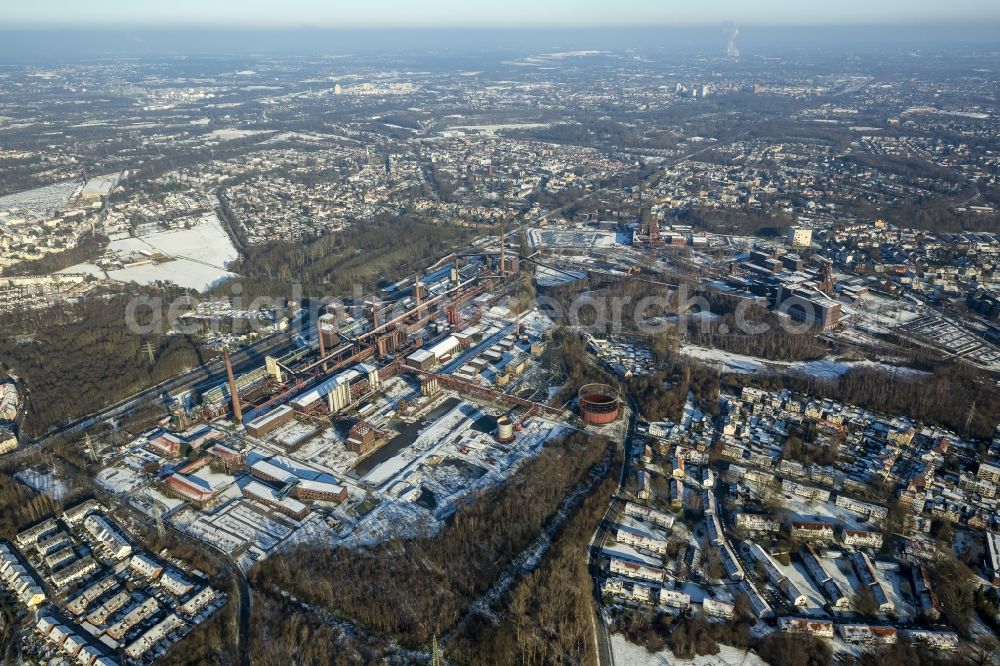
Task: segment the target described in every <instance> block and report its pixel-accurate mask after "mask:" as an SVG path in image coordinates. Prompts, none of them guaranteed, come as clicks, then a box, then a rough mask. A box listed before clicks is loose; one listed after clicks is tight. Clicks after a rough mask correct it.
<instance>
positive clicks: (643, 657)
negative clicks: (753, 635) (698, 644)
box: [611, 634, 766, 666]
mask: <svg viewBox="0 0 1000 666" xmlns="http://www.w3.org/2000/svg"><path fill="white" fill-rule="evenodd" d="M611 651H612V653H613V654H614V662H615V666H668V664H684V665H686V666H688V665H689V666H716V665H718V666H722V665H725V666H735V665H737V664H739V665H741V666H766V662H765V661H764V660H763V659H761V658H760V657H758V656H757V655H756V653H754V652H745V651H743V650H740V649H739V648H734V647H731V646H729V645H720V646H719V654H712V655H702V656H698V657H695V658H694V659H678V658H677V657H675V656H674V654H673V653H672V652H671V651H670V650H663V651H662V652H650V651H649V650H647V649H646V648H644V647H642V646H641V645H634V644H632V643H629V642H628V641H627V640H626V639H625V637H624V636H622V635H621V634H612V635H611Z"/></svg>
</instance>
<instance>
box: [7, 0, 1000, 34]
mask: <svg viewBox="0 0 1000 666" xmlns="http://www.w3.org/2000/svg"><path fill="white" fill-rule="evenodd" d="M0 4H2V6H0V24H2V25H3V26H4V29H5V30H10V29H17V28H34V29H48V28H102V27H147V28H157V27H163V28H172V27H185V28H187V27H210V28H222V27H226V28H236V27H252V28H296V27H310V28H360V27H364V28H431V27H440V28H456V27H477V28H524V27H541V28H554V27H567V28H569V27H573V28H576V27H588V28H599V27H603V26H617V27H623V26H646V27H648V26H652V25H658V26H697V25H702V26H704V25H713V24H714V25H719V24H722V23H727V22H732V23H734V24H736V25H739V26H741V27H742V26H754V25H759V26H783V25H844V26H846V25H857V24H867V25H871V24H900V23H904V24H909V25H912V24H935V23H951V24H955V23H982V22H998V21H1000V0H947V1H944V0H700V1H697V2H692V1H691V0H487V1H483V0H368V1H366V2H359V1H358V0H348V1H345V0H170V1H168V2H155V1H151V0H32V1H30V2H18V1H13V2H12V1H10V0H3V1H2V2H0Z"/></svg>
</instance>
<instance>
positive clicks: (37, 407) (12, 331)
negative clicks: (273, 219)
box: [0, 291, 206, 437]
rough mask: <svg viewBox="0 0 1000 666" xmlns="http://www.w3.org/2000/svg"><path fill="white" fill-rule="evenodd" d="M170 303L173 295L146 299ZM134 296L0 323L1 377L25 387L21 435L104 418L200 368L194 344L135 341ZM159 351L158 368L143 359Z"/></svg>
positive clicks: (150, 338)
mask: <svg viewBox="0 0 1000 666" xmlns="http://www.w3.org/2000/svg"><path fill="white" fill-rule="evenodd" d="M143 293H147V294H150V295H157V296H162V300H163V302H164V303H169V302H170V299H171V298H172V296H173V295H174V294H173V292H154V291H147V292H143ZM132 295H134V294H128V293H122V294H115V295H108V296H106V297H104V298H88V299H86V300H83V301H81V302H80V303H77V304H74V305H70V306H67V307H65V308H50V309H48V310H38V311H27V312H19V313H13V314H10V315H8V316H5V317H3V318H2V320H0V330H3V331H4V333H5V335H4V336H3V337H2V338H0V373H3V372H6V373H9V374H12V375H15V376H17V377H18V378H19V379H20V380H21V381H22V382H23V383H24V385H25V386H26V387H27V389H28V396H27V399H26V405H25V408H26V412H27V413H26V417H25V420H24V423H23V425H22V434H24V435H27V436H29V437H34V436H38V435H40V434H42V433H44V432H45V431H46V430H48V429H49V428H50V427H52V426H54V425H56V424H59V423H63V422H67V421H71V420H73V419H76V418H79V417H82V416H85V415H87V414H90V413H92V412H95V411H98V410H99V409H101V408H102V407H104V406H105V405H107V404H110V403H114V402H116V401H118V400H121V399H123V398H125V397H127V396H129V395H131V394H133V393H135V392H137V391H140V390H142V389H144V388H146V387H148V386H150V385H153V384H156V383H158V382H161V381H164V380H165V379H167V378H169V377H171V376H173V375H175V374H178V373H181V372H183V371H185V370H187V369H189V368H192V367H195V366H196V365H199V364H201V363H202V362H203V361H204V360H206V359H205V357H204V356H203V351H202V350H201V349H200V348H199V347H198V345H197V344H196V343H195V342H194V340H192V339H191V338H189V337H186V336H181V335H171V336H166V335H163V334H162V333H160V332H154V333H151V334H149V335H146V336H141V335H137V334H135V333H133V332H132V331H131V330H130V329H129V326H128V323H127V321H126V317H125V313H126V307H127V305H128V302H129V300H130V298H131V297H132ZM147 342H148V343H150V344H152V345H153V349H154V362H153V364H152V365H151V364H150V362H149V358H148V357H147V355H146V353H145V352H144V351H143V345H145V344H146V343H147Z"/></svg>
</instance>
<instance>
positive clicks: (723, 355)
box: [681, 345, 924, 380]
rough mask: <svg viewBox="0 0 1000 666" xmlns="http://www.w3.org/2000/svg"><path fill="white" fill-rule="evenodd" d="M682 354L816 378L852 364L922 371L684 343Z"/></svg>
mask: <svg viewBox="0 0 1000 666" xmlns="http://www.w3.org/2000/svg"><path fill="white" fill-rule="evenodd" d="M681 354H683V355H684V356H687V357H688V358H693V359H697V360H699V361H702V362H704V363H708V364H712V365H721V366H722V369H723V370H724V371H726V372H734V373H741V374H753V373H757V372H764V371H766V370H769V369H778V370H793V371H797V372H801V373H804V374H806V375H809V376H810V377H816V378H817V379H827V380H829V379H836V378H837V377H840V376H842V375H844V374H846V373H847V372H848V371H849V370H851V369H853V368H859V367H868V368H878V369H880V370H884V371H886V372H894V373H899V374H902V375H906V376H914V375H920V374H924V373H922V372H921V371H920V370H914V369H913V368H903V367H896V366H892V365H888V364H886V363H879V362H878V361H869V360H864V361H838V360H836V359H834V358H830V357H827V358H822V359H817V360H815V361H796V362H789V361H769V360H767V359H763V358H760V357H757V356H746V355H744V354H734V353H732V352H727V351H723V350H721V349H710V348H708V347H699V346H697V345H684V346H683V347H682V348H681Z"/></svg>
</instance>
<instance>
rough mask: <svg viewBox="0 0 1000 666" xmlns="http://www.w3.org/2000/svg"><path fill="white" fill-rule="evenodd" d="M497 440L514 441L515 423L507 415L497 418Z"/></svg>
mask: <svg viewBox="0 0 1000 666" xmlns="http://www.w3.org/2000/svg"><path fill="white" fill-rule="evenodd" d="M497 440H499V441H501V442H513V441H514V424H512V423H511V422H510V419H509V418H507V417H506V416H501V417H500V418H498V419H497Z"/></svg>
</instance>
